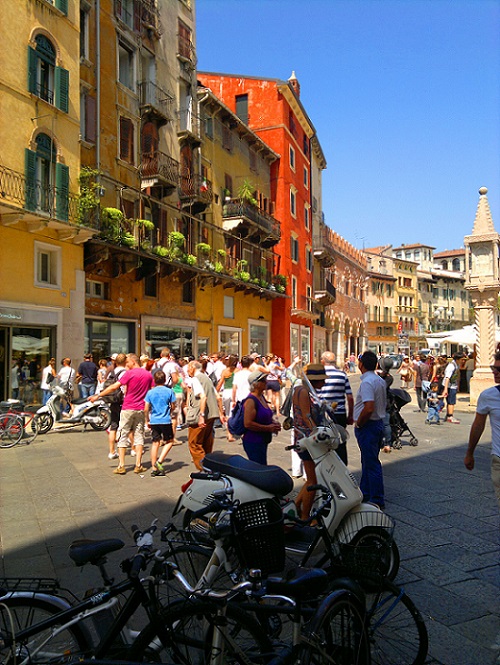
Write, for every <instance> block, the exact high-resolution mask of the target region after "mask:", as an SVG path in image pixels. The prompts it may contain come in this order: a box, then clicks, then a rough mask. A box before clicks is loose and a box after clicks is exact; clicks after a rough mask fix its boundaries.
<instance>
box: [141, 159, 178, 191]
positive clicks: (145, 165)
mask: <svg viewBox="0 0 500 665" xmlns="http://www.w3.org/2000/svg"><path fill="white" fill-rule="evenodd" d="M139 171H140V174H141V178H142V180H143V183H142V186H143V187H154V186H155V185H164V186H167V187H171V188H174V187H177V184H178V182H179V162H178V161H177V160H176V159H174V158H173V157H170V155H166V154H165V153H164V152H161V151H160V150H155V152H143V153H142V156H141V165H140V167H139ZM145 180H147V181H151V182H149V183H146V182H144V181H145Z"/></svg>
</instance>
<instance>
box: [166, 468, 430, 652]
mask: <svg viewBox="0 0 500 665" xmlns="http://www.w3.org/2000/svg"><path fill="white" fill-rule="evenodd" d="M224 483H225V487H224V489H223V490H216V491H215V492H214V493H213V501H212V503H211V504H209V505H208V506H207V507H206V508H205V509H202V510H200V511H198V513H197V514H195V515H194V516H193V517H194V519H197V518H203V517H204V515H205V514H210V513H214V517H212V518H211V519H209V522H208V525H209V531H208V533H207V532H205V536H203V535H202V533H197V543H196V544H195V543H193V542H192V541H191V542H189V541H188V542H186V541H185V540H183V533H182V532H178V531H177V529H176V527H175V526H174V525H173V524H170V525H167V526H166V527H165V528H164V529H163V530H162V539H164V540H167V541H168V542H169V546H170V552H169V557H170V558H171V559H173V560H174V561H176V562H177V563H178V565H179V567H180V568H181V570H182V571H183V572H185V575H186V576H187V577H189V579H190V581H191V583H192V586H193V587H195V588H197V589H199V588H203V587H204V586H209V587H210V586H212V587H213V586H214V585H217V584H219V585H222V586H227V584H228V583H234V582H237V581H239V580H241V579H245V575H246V574H247V571H246V570H245V567H244V566H243V567H242V566H241V560H240V558H239V557H238V552H237V548H235V543H234V537H233V533H232V531H231V527H230V520H228V519H227V516H226V514H225V513H224V511H225V510H227V508H228V505H230V502H229V503H228V501H229V499H228V497H229V496H231V490H232V488H231V483H230V480H229V478H227V477H226V478H225V479H224ZM310 489H311V490H312V491H317V490H320V491H321V492H322V503H321V504H320V506H319V507H318V508H316V510H315V511H314V512H313V514H312V515H311V517H310V518H309V520H305V521H303V520H298V519H294V520H293V521H294V522H296V523H298V524H300V525H301V526H302V527H304V526H307V525H310V524H311V523H312V522H317V526H316V527H315V530H316V537H315V539H314V541H313V544H312V545H311V547H310V548H309V549H308V551H307V553H306V555H305V556H303V552H302V549H301V548H298V551H297V556H298V557H299V562H297V561H294V562H293V564H294V565H297V563H299V565H302V566H303V565H306V564H308V562H309V560H310V558H311V557H312V553H313V552H314V549H315V547H316V544H317V542H318V540H319V539H323V541H324V545H325V551H324V554H323V556H322V557H321V558H320V559H319V560H317V561H314V563H313V565H314V566H315V567H318V568H323V567H325V566H326V567H327V571H328V580H329V581H328V584H327V585H325V588H327V589H328V587H329V589H330V590H333V589H335V588H337V587H338V586H339V579H340V580H341V583H340V585H342V584H343V585H344V586H345V584H346V579H345V578H346V577H347V578H350V579H351V582H354V584H357V585H359V586H360V587H361V588H362V589H363V591H364V593H365V599H366V622H367V631H368V635H369V641H370V648H371V658H372V665H401V663H405V665H407V664H408V665H423V663H424V662H425V658H426V655H427V650H428V636H427V630H426V627H425V623H424V621H423V619H422V616H421V615H420V613H419V611H418V609H417V608H416V607H415V605H414V603H413V602H412V601H411V599H410V598H409V597H408V596H407V594H406V593H405V591H404V589H401V588H398V587H397V586H396V585H394V584H393V583H392V582H390V581H389V580H388V579H387V578H384V577H383V576H382V575H381V574H380V565H379V563H380V558H383V556H384V552H381V551H380V549H379V547H378V544H379V540H377V541H376V543H375V544H374V543H372V542H370V541H369V540H367V541H366V542H365V543H364V544H363V546H362V547H360V546H359V543H358V544H356V546H352V547H349V546H348V545H345V544H338V543H332V541H331V539H330V537H329V534H328V532H327V529H326V527H325V525H324V522H323V519H322V516H323V512H324V511H326V510H329V508H330V505H331V494H330V493H329V492H328V490H327V489H326V488H324V487H319V486H316V487H313V488H310ZM216 511H218V512H216ZM221 511H222V512H221ZM179 536H180V538H181V540H180V542H179V540H178V538H179ZM186 537H187V538H188V539H189V538H191V537H192V533H191V532H188V533H187V534H186ZM176 538H177V540H176ZM388 547H390V543H388ZM289 551H290V549H289V548H287V552H289ZM352 588H353V589H354V591H356V586H355V587H352Z"/></svg>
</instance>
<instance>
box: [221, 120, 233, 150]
mask: <svg viewBox="0 0 500 665" xmlns="http://www.w3.org/2000/svg"><path fill="white" fill-rule="evenodd" d="M222 147H223V148H224V149H225V150H227V151H228V152H232V150H233V134H232V132H231V130H230V129H229V127H227V126H226V125H222Z"/></svg>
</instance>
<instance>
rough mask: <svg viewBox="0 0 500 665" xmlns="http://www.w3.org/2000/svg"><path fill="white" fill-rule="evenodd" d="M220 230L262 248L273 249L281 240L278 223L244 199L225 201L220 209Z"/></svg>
mask: <svg viewBox="0 0 500 665" xmlns="http://www.w3.org/2000/svg"><path fill="white" fill-rule="evenodd" d="M222 228H223V229H224V230H225V231H229V232H231V233H234V234H235V235H237V236H239V237H240V238H246V239H247V240H248V241H249V242H252V243H256V244H260V245H261V246H262V247H273V246H274V245H276V244H277V243H278V242H279V241H280V238H281V227H280V224H279V222H278V221H277V220H276V219H274V217H272V216H271V215H269V214H268V213H267V212H264V211H263V210H261V209H260V208H258V207H257V206H255V205H253V204H252V203H250V202H248V201H245V200H244V199H229V200H226V202H225V203H224V205H223V207H222Z"/></svg>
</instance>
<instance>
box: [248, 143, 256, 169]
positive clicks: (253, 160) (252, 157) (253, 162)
mask: <svg viewBox="0 0 500 665" xmlns="http://www.w3.org/2000/svg"><path fill="white" fill-rule="evenodd" d="M248 154H249V157H250V170H251V171H253V172H254V173H257V172H258V170H259V169H258V166H257V155H256V154H255V152H254V151H253V150H252V148H250V149H249V152H248Z"/></svg>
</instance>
